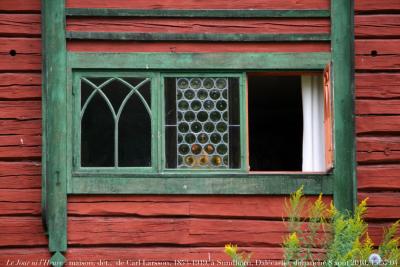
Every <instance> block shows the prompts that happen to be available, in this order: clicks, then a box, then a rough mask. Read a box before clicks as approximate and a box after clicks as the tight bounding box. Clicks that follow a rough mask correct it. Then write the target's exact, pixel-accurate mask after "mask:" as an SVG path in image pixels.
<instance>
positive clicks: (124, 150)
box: [80, 77, 151, 168]
mask: <svg viewBox="0 0 400 267" xmlns="http://www.w3.org/2000/svg"><path fill="white" fill-rule="evenodd" d="M150 89H151V88H150V79H149V78H131V77H101V78H81V115H80V118H81V132H80V135H81V166H82V167H116V168H118V167H149V166H151V90H150Z"/></svg>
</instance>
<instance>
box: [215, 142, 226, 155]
mask: <svg viewBox="0 0 400 267" xmlns="http://www.w3.org/2000/svg"><path fill="white" fill-rule="evenodd" d="M217 152H218V154H221V155H224V154H226V152H228V147H227V146H226V145H224V144H220V145H218V146H217Z"/></svg>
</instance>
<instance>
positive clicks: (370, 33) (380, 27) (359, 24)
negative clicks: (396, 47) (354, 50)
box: [354, 14, 400, 38]
mask: <svg viewBox="0 0 400 267" xmlns="http://www.w3.org/2000/svg"><path fill="white" fill-rule="evenodd" d="M354 23H355V25H354V26H355V28H354V33H355V36H356V38H387V37H392V38H398V37H399V36H400V15H386V14H385V15H356V16H355V18H354Z"/></svg>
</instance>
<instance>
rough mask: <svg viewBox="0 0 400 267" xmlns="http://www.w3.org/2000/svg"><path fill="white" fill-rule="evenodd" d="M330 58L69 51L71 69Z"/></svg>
mask: <svg viewBox="0 0 400 267" xmlns="http://www.w3.org/2000/svg"><path fill="white" fill-rule="evenodd" d="M330 58H331V56H330V53H265V54H264V53H68V63H69V66H70V67H71V68H117V69H123V68H130V69H168V70H172V69H174V70H182V69H193V70H197V69H210V70H218V71H221V70H234V71H237V70H247V71H250V70H254V71H260V70H267V69H269V70H282V69H284V70H299V69H300V70H323V69H324V67H325V66H326V63H327V62H329V61H330ZM193 62H196V64H193Z"/></svg>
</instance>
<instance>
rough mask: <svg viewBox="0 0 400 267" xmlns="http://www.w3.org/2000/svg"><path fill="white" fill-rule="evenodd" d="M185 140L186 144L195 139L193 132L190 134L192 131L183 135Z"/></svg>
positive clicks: (191, 142)
mask: <svg viewBox="0 0 400 267" xmlns="http://www.w3.org/2000/svg"><path fill="white" fill-rule="evenodd" d="M185 141H186V143H188V144H193V143H194V142H195V141H196V136H195V135H194V134H192V133H188V134H187V135H186V136H185Z"/></svg>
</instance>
